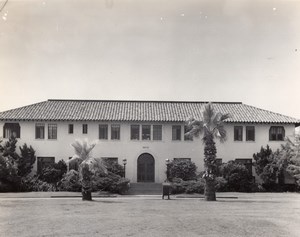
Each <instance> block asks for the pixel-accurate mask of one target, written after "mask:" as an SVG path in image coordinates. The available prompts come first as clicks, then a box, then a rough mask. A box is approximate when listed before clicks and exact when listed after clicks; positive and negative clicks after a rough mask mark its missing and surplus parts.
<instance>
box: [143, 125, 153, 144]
mask: <svg viewBox="0 0 300 237" xmlns="http://www.w3.org/2000/svg"><path fill="white" fill-rule="evenodd" d="M142 140H144V141H145V140H146V141H150V140H151V125H148V124H143V125H142Z"/></svg>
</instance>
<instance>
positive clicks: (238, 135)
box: [234, 126, 243, 141]
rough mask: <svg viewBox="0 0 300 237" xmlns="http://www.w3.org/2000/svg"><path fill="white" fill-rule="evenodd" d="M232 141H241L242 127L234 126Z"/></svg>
mask: <svg viewBox="0 0 300 237" xmlns="http://www.w3.org/2000/svg"><path fill="white" fill-rule="evenodd" d="M234 140H235V141H243V126H234Z"/></svg>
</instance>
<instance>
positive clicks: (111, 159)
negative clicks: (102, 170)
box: [101, 157, 118, 164]
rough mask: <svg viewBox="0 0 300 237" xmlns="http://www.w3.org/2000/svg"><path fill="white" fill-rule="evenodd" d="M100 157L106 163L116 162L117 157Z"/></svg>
mask: <svg viewBox="0 0 300 237" xmlns="http://www.w3.org/2000/svg"><path fill="white" fill-rule="evenodd" d="M101 159H102V160H103V162H105V163H107V164H118V158H117V157H101Z"/></svg>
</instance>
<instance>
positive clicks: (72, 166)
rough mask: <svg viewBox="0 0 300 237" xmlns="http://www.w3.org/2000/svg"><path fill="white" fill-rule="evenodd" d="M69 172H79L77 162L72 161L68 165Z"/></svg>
mask: <svg viewBox="0 0 300 237" xmlns="http://www.w3.org/2000/svg"><path fill="white" fill-rule="evenodd" d="M70 159H72V157H69V160H70ZM69 170H76V171H78V170H79V165H78V161H77V160H76V161H73V162H71V163H69Z"/></svg>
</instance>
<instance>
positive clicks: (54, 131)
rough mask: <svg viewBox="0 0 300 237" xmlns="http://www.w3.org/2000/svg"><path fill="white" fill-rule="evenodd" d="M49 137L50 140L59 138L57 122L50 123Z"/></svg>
mask: <svg viewBox="0 0 300 237" xmlns="http://www.w3.org/2000/svg"><path fill="white" fill-rule="evenodd" d="M48 139H49V140H56V139H57V124H56V123H49V124H48Z"/></svg>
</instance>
